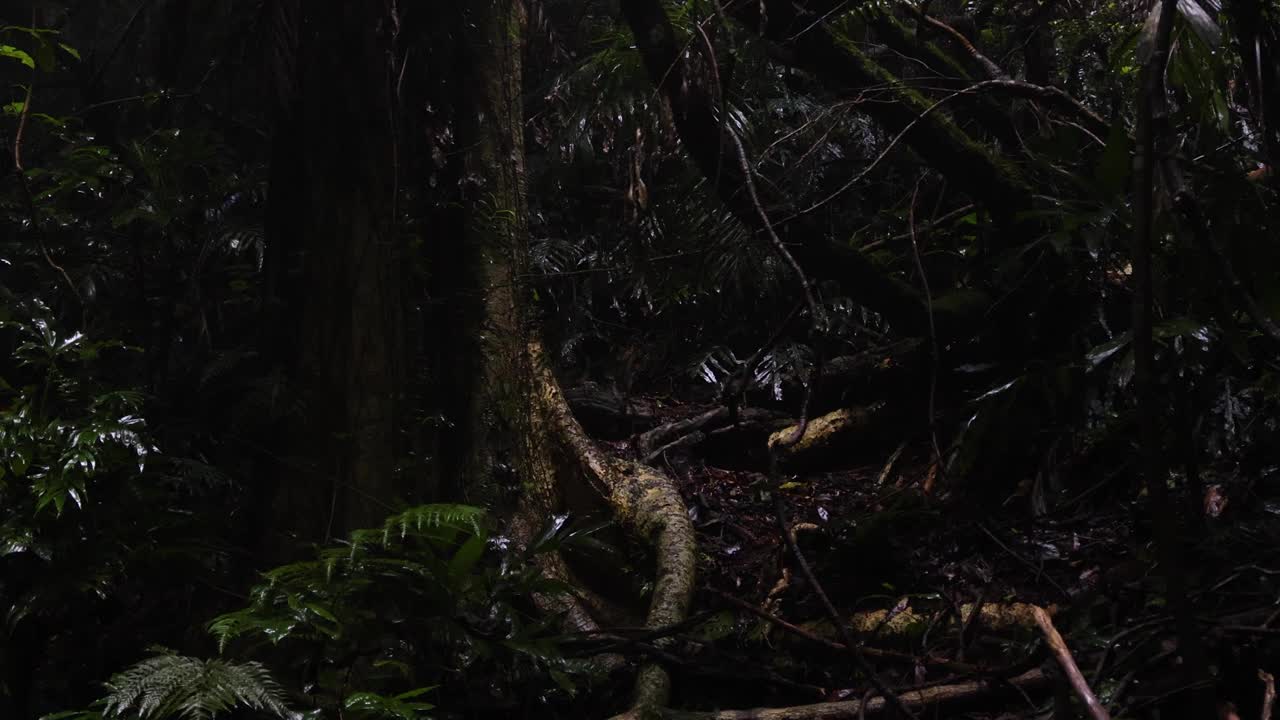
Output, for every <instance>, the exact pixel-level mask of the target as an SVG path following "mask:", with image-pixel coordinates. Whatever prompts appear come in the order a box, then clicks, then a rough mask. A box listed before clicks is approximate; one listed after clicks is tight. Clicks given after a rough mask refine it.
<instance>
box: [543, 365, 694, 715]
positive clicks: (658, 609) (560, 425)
mask: <svg viewBox="0 0 1280 720" xmlns="http://www.w3.org/2000/svg"><path fill="white" fill-rule="evenodd" d="M529 355H530V358H529V359H530V364H531V367H532V369H533V372H534V378H535V384H534V393H535V396H534V398H533V400H534V410H535V412H534V413H533V415H534V421H533V422H534V427H533V428H531V429H532V430H533V431H534V432H535V433H536V434H538V435H540V436H542V437H552V438H555V440H556V441H557V442H558V443H559V444H561V445H562V446H563V447H564V448H565V449H566V450H567V451H568V452H569V455H570V456H571V458H570V459H571V461H572V462H575V463H576V464H578V465H579V466H580V467H581V469H582V470H583V471H584V472H585V473H586V475H587V477H588V479H589V480H590V481H591V483H592V485H593V486H594V487H595V488H596V489H597V490H598V491H599V492H600V495H601V496H602V497H603V498H604V499H605V501H606V502H608V504H609V507H610V508H611V509H612V510H613V515H614V517H615V519H616V520H617V521H618V523H619V524H620V525H621V526H622V527H623V528H624V529H625V530H627V531H628V532H630V533H631V534H633V535H634V536H636V537H638V538H639V539H641V540H642V541H644V542H645V543H647V544H648V545H649V547H650V548H651V549H652V550H653V554H654V557H655V558H656V570H655V578H654V580H655V582H654V590H653V599H652V602H651V603H650V606H649V612H648V615H647V617H646V618H645V625H646V627H649V628H661V627H667V626H671V625H676V624H678V623H680V622H681V621H683V620H684V619H685V617H686V616H687V614H688V611H689V604H690V602H691V600H692V598H693V579H694V571H695V556H694V549H695V540H694V534H693V524H692V523H690V521H689V517H688V515H687V514H686V511H685V506H684V500H683V499H682V498H681V497H680V493H679V491H678V490H677V489H676V487H675V485H674V484H673V483H672V482H671V479H670V478H668V477H667V476H666V475H664V474H663V473H661V472H659V471H657V470H654V469H653V468H649V467H646V466H644V465H641V464H639V463H636V462H632V461H627V460H620V459H618V458H614V457H612V456H609V455H607V454H605V453H604V452H602V451H601V450H600V449H599V447H597V446H596V444H595V443H594V442H592V440H591V439H590V438H589V437H587V435H586V433H585V432H584V431H583V429H582V426H581V425H579V424H578V421H577V420H576V419H575V418H574V417H573V413H572V412H571V410H570V409H569V404H568V403H567V402H566V401H565V399H564V396H563V394H561V392H560V386H559V384H558V383H557V382H556V379H555V376H554V375H553V374H552V373H551V368H550V367H549V365H548V364H547V362H546V361H545V359H544V358H543V355H542V348H541V345H539V344H538V343H537V342H531V343H530V344H529ZM661 643H662V641H659V643H656V644H661ZM670 694H671V679H670V677H669V676H668V674H667V671H666V670H665V669H664V668H663V667H662V666H661V665H659V664H658V663H656V662H652V661H650V662H646V663H645V664H644V665H642V666H641V668H640V672H639V675H638V676H637V678H636V684H635V696H634V698H633V701H632V706H631V710H630V711H628V712H629V713H640V715H632V716H634V717H640V716H642V715H643V714H644V713H649V712H652V711H653V710H655V709H656V708H659V707H661V706H663V705H665V704H666V702H667V699H668V698H669V697H670Z"/></svg>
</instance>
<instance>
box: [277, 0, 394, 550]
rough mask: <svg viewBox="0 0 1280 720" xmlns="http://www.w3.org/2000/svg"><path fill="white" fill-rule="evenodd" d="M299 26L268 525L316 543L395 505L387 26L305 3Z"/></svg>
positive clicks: (377, 10)
mask: <svg viewBox="0 0 1280 720" xmlns="http://www.w3.org/2000/svg"><path fill="white" fill-rule="evenodd" d="M304 14H305V16H306V18H305V21H304V22H303V23H302V27H303V34H302V38H301V50H300V62H299V66H298V67H299V70H298V72H299V75H300V84H299V87H300V90H301V107H300V114H299V116H298V122H297V127H296V132H297V137H298V138H301V147H302V148H306V149H307V150H308V152H306V153H305V154H304V155H303V156H302V158H301V159H302V161H303V167H302V169H303V170H304V171H305V174H304V176H303V178H302V179H301V180H300V182H301V184H302V187H301V188H300V189H301V192H302V193H303V195H302V197H301V198H300V199H299V201H298V209H299V210H300V211H301V212H300V214H298V215H295V216H294V217H293V218H292V221H293V224H294V227H295V228H296V229H297V230H296V231H297V232H298V233H299V235H301V238H300V240H301V242H300V245H301V247H302V252H303V256H304V257H303V262H302V277H301V280H300V283H299V285H298V292H297V293H296V295H295V297H292V298H289V299H290V300H292V302H293V305H292V307H289V308H288V314H289V315H290V316H292V319H294V320H295V321H296V322H297V325H298V329H297V336H296V342H295V343H292V347H291V348H285V352H287V353H289V354H290V355H291V358H289V362H287V363H286V366H290V367H291V368H292V370H293V374H294V377H295V380H296V382H297V385H298V387H297V390H298V391H299V395H300V401H301V404H302V408H301V412H300V413H298V416H297V417H296V418H295V420H296V421H295V422H292V423H291V427H289V429H288V430H287V432H286V435H287V439H286V440H285V443H284V445H285V455H286V456H287V458H288V459H287V462H286V463H285V464H286V467H285V468H283V472H282V473H281V477H280V485H279V488H278V490H277V493H276V502H275V523H276V525H277V527H278V528H280V529H282V530H285V531H286V532H292V533H295V534H296V535H297V537H298V539H300V540H303V541H318V540H325V539H329V538H331V537H333V536H335V535H340V534H342V533H343V532H345V531H346V530H348V529H351V528H353V527H360V526H367V525H371V524H376V523H378V522H380V521H381V519H382V518H383V517H384V516H385V515H386V514H387V512H388V511H389V510H390V509H392V508H393V503H394V501H395V499H396V498H397V496H398V494H399V493H398V491H397V485H396V478H395V467H394V463H395V460H396V444H397V443H396V431H397V414H398V405H399V401H398V398H399V394H400V392H401V388H402V385H403V383H402V376H403V367H402V366H403V345H404V340H403V328H402V310H401V303H402V297H401V285H400V283H401V279H400V272H399V258H398V240H397V238H396V235H395V225H394V218H393V212H394V207H395V201H394V193H395V188H396V178H395V140H394V138H395V134H394V126H393V122H392V117H393V114H392V113H393V106H392V102H391V84H392V82H393V78H394V76H393V75H392V74H391V62H390V59H391V57H392V54H391V51H392V44H393V36H392V33H393V18H392V17H391V16H390V15H389V11H388V10H387V8H385V7H384V6H382V5H381V4H378V3H338V4H324V3H316V4H308V5H307V6H306V8H305V10H304ZM339 48H341V51H340V52H339V51H338V49H339ZM291 155H292V154H291V153H284V154H283V157H282V158H281V159H279V160H277V162H279V161H280V160H283V161H285V162H290V161H296V160H297V158H296V157H291ZM277 169H278V168H277ZM275 189H276V190H279V189H280V188H279V187H277V188H275ZM286 249H287V248H286ZM286 268H287V263H286ZM275 270H276V271H277V272H278V271H279V269H278V268H277V269H275Z"/></svg>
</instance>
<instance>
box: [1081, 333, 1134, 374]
mask: <svg viewBox="0 0 1280 720" xmlns="http://www.w3.org/2000/svg"><path fill="white" fill-rule="evenodd" d="M1128 344H1129V333H1127V332H1126V333H1122V334H1120V335H1117V336H1116V337H1115V338H1113V339H1111V340H1108V341H1107V342H1104V343H1102V344H1101V345H1098V346H1097V347H1095V348H1093V349H1092V350H1090V351H1089V352H1087V353H1085V355H1084V358H1085V360H1088V361H1089V364H1090V365H1092V366H1094V367H1097V366H1098V365H1101V364H1102V363H1104V362H1106V361H1107V358H1109V357H1111V356H1112V355H1115V354H1116V353H1117V352H1120V350H1121V349H1122V348H1124V346H1125V345H1128Z"/></svg>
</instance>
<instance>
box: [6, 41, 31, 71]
mask: <svg viewBox="0 0 1280 720" xmlns="http://www.w3.org/2000/svg"><path fill="white" fill-rule="evenodd" d="M0 57H11V58H13V59H14V60H17V61H18V62H20V63H22V64H23V65H26V66H27V67H29V68H31V69H32V70H35V69H36V61H35V60H33V59H32V58H31V56H30V55H28V54H27V53H25V52H23V51H22V50H19V49H18V48H16V47H14V46H12V45H0Z"/></svg>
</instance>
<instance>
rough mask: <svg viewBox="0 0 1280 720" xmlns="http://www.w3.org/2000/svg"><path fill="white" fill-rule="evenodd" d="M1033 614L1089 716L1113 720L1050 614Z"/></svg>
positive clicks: (1041, 611)
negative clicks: (1091, 687)
mask: <svg viewBox="0 0 1280 720" xmlns="http://www.w3.org/2000/svg"><path fill="white" fill-rule="evenodd" d="M1031 614H1032V616H1034V617H1035V619H1036V625H1038V626H1039V627H1040V632H1041V633H1042V634H1043V635H1044V641H1045V643H1046V644H1048V646H1049V650H1050V651H1051V652H1052V653H1053V657H1054V659H1055V660H1057V661H1058V665H1059V667H1061V668H1062V672H1063V673H1064V674H1065V675H1066V676H1067V681H1068V682H1070V683H1071V689H1072V690H1073V691H1074V692H1075V694H1076V697H1078V698H1080V701H1081V702H1082V703H1084V706H1085V708H1086V709H1087V710H1088V711H1089V716H1090V717H1092V718H1093V720H1111V714H1110V713H1108V712H1107V708H1106V707H1104V706H1103V704H1102V703H1101V702H1099V701H1098V696H1097V695H1094V694H1093V690H1092V689H1090V688H1089V683H1088V682H1087V681H1086V680H1085V679H1084V675H1082V674H1081V673H1080V667H1079V666H1078V665H1076V661H1075V660H1074V659H1073V658H1072V657H1071V649H1070V648H1068V647H1067V643H1066V641H1065V640H1063V639H1062V635H1061V634H1060V633H1059V632H1058V629H1057V628H1056V627H1054V626H1053V620H1051V619H1050V618H1049V613H1047V612H1045V611H1044V608H1041V607H1036V608H1034V609H1033V610H1032V611H1031Z"/></svg>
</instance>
